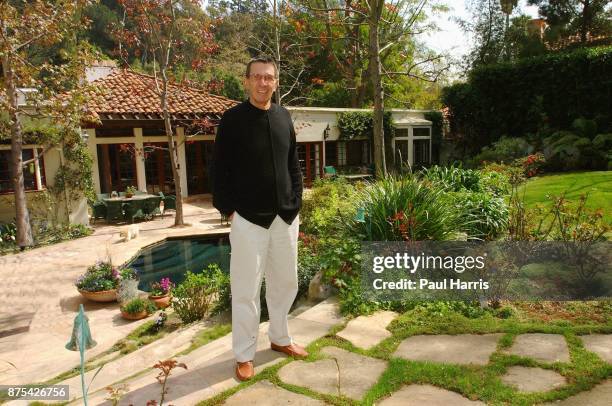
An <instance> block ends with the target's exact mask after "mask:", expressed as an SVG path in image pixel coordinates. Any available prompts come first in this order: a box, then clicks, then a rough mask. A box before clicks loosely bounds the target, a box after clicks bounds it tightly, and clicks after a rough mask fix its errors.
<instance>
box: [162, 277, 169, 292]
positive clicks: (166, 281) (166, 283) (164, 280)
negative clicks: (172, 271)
mask: <svg viewBox="0 0 612 406" xmlns="http://www.w3.org/2000/svg"><path fill="white" fill-rule="evenodd" d="M160 285H161V287H162V289H163V291H164V292H168V291H170V288H171V287H172V282H170V278H162V279H161V281H160Z"/></svg>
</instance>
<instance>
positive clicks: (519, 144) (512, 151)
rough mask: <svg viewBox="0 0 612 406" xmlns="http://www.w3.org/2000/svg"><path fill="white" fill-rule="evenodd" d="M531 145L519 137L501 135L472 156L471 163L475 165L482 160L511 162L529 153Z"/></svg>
mask: <svg viewBox="0 0 612 406" xmlns="http://www.w3.org/2000/svg"><path fill="white" fill-rule="evenodd" d="M531 150H532V147H531V146H530V145H529V143H527V141H525V139H524V138H521V137H515V138H511V137H501V138H500V139H499V140H497V141H495V142H494V143H493V144H492V145H491V146H485V147H483V148H482V149H481V150H480V153H479V154H478V155H476V156H474V158H472V160H471V162H472V165H473V166H475V167H477V166H480V165H481V164H482V163H483V162H512V161H514V160H515V159H518V158H522V157H524V156H526V155H527V154H529V153H530V152H531Z"/></svg>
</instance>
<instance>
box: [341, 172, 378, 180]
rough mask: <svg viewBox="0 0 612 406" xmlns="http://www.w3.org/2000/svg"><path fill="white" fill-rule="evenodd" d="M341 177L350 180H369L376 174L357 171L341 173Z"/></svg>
mask: <svg viewBox="0 0 612 406" xmlns="http://www.w3.org/2000/svg"><path fill="white" fill-rule="evenodd" d="M339 176H340V177H341V178H344V179H346V180H348V181H352V180H368V179H372V178H373V177H374V176H373V175H370V174H367V173H356V174H354V175H339Z"/></svg>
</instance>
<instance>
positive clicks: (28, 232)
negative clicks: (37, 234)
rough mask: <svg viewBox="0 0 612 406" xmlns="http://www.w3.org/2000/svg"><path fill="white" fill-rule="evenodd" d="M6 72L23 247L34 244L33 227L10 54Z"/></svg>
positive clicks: (5, 61) (19, 237)
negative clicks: (25, 179) (24, 177)
mask: <svg viewBox="0 0 612 406" xmlns="http://www.w3.org/2000/svg"><path fill="white" fill-rule="evenodd" d="M2 65H3V66H2V70H3V72H4V86H5V89H6V94H7V98H8V102H9V120H10V124H11V159H12V163H11V174H12V176H13V189H14V190H15V192H14V195H15V223H16V226H17V245H18V246H19V247H21V248H22V249H23V248H25V247H29V246H32V245H34V238H33V237H32V227H31V226H30V213H29V211H28V205H27V199H26V194H25V185H24V181H23V155H22V145H23V133H22V131H21V122H20V121H19V110H18V108H19V106H18V98H17V84H16V83H15V75H14V72H13V67H12V65H11V56H10V54H5V55H4V57H3V58H2Z"/></svg>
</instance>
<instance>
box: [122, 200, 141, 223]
mask: <svg viewBox="0 0 612 406" xmlns="http://www.w3.org/2000/svg"><path fill="white" fill-rule="evenodd" d="M123 210H124V215H123V217H124V218H125V220H126V221H129V222H130V223H133V222H134V219H137V218H140V219H143V218H145V216H146V215H145V208H144V201H143V200H132V201H131V202H125V203H123Z"/></svg>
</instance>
